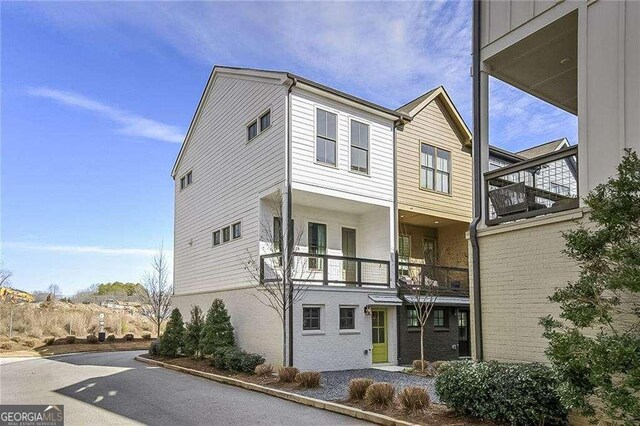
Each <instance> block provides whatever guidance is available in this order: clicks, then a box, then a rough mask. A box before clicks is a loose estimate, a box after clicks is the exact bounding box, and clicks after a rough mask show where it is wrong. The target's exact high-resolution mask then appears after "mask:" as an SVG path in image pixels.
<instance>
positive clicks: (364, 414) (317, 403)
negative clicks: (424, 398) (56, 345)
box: [135, 356, 413, 426]
mask: <svg viewBox="0 0 640 426" xmlns="http://www.w3.org/2000/svg"><path fill="white" fill-rule="evenodd" d="M135 359H136V361H140V362H144V363H147V364H152V365H157V366H160V367H164V368H168V369H169V370H175V371H180V372H182V373H187V374H192V375H194V376H198V377H202V378H205V379H209V380H214V381H216V382H219V383H224V384H226V385H232V386H238V387H241V388H244V389H248V390H252V391H256V392H261V393H264V394H267V395H270V396H275V397H276V398H281V399H286V400H288V401H293V402H297V403H298V404H304V405H308V406H310V407H315V408H320V409H322V410H327V411H333V412H334V413H338V414H343V415H345V416H350V417H354V418H356V419H361V420H366V421H368V422H371V423H376V424H379V425H386V426H412V425H413V423H409V422H405V421H404V420H398V419H394V418H393V417H389V416H385V415H382V414H378V413H373V412H371V411H364V410H361V409H359V408H354V407H349V406H348V405H342V404H337V403H335V402H329V401H323V400H321V399H315V398H309V397H307V396H302V395H298V394H296V393H291V392H286V391H283V390H280V389H273V388H270V387H267V386H262V385H257V384H255V383H250V382H245V381H243V380H239V379H234V378H232V377H227V376H220V375H218V374H213V373H205V372H204V371H198V370H193V369H191V368H186V367H180V366H177V365H172V364H168V363H166V362H162V361H156V360H154V359H149V358H143V357H139V356H136V357H135Z"/></svg>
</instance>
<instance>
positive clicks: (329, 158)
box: [316, 109, 337, 166]
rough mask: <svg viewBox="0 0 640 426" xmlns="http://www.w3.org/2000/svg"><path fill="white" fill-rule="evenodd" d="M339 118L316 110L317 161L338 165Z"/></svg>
mask: <svg viewBox="0 0 640 426" xmlns="http://www.w3.org/2000/svg"><path fill="white" fill-rule="evenodd" d="M336 123H337V116H336V115H335V114H333V113H330V112H328V111H324V110H321V109H317V110H316V161H317V162H318V163H324V164H329V165H332V166H335V165H336V140H337V138H336Z"/></svg>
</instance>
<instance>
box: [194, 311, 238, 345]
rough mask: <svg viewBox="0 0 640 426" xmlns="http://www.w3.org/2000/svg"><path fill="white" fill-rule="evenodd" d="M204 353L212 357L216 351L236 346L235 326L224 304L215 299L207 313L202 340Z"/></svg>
mask: <svg viewBox="0 0 640 426" xmlns="http://www.w3.org/2000/svg"><path fill="white" fill-rule="evenodd" d="M200 343H201V346H202V353H203V354H205V355H212V354H213V353H214V352H215V350H216V349H218V348H224V347H229V346H234V344H235V340H234V338H233V326H232V325H231V317H230V316H229V314H228V313H227V308H226V307H225V306H224V302H223V301H222V300H220V299H215V300H214V301H213V303H212V304H211V307H210V308H209V311H208V312H207V318H206V320H205V322H204V325H203V328H202V338H201V340H200Z"/></svg>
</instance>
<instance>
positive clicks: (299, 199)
mask: <svg viewBox="0 0 640 426" xmlns="http://www.w3.org/2000/svg"><path fill="white" fill-rule="evenodd" d="M293 205H294V208H295V206H305V207H309V208H313V209H317V210H327V211H334V212H340V213H348V214H356V215H360V214H365V213H371V212H374V211H378V212H380V214H385V215H388V214H389V213H388V209H387V208H385V207H381V206H377V205H375V204H369V203H362V202H358V201H353V200H350V199H347V198H338V197H331V196H328V195H324V194H318V193H314V192H307V191H300V190H297V189H294V190H293Z"/></svg>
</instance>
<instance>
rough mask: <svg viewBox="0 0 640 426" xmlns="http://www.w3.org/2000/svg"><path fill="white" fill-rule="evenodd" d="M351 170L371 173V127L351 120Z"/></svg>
mask: <svg viewBox="0 0 640 426" xmlns="http://www.w3.org/2000/svg"><path fill="white" fill-rule="evenodd" d="M351 170H352V171H354V172H361V173H369V125H367V124H363V123H359V122H357V121H355V120H351Z"/></svg>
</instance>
